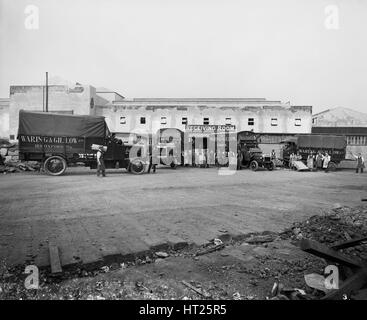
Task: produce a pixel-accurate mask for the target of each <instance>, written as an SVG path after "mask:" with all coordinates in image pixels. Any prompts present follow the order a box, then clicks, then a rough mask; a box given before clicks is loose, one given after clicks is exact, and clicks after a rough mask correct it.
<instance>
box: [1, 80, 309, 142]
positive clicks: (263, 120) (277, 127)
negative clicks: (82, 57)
mask: <svg viewBox="0 0 367 320" xmlns="http://www.w3.org/2000/svg"><path fill="white" fill-rule="evenodd" d="M1 101H3V103H2V104H1ZM21 109H24V110H29V111H46V89H45V86H42V85H37V86H15V85H14V86H11V87H10V96H9V99H2V100H0V121H1V122H0V123H1V131H0V134H1V136H2V137H4V138H7V139H10V140H11V141H15V140H16V139H17V130H18V121H19V110H21ZM48 111H49V112H54V113H66V114H78V115H99V116H104V117H105V118H106V122H107V124H108V126H109V128H110V131H112V132H116V133H134V134H155V133H157V132H158V130H159V129H164V128H174V129H178V130H181V131H182V132H186V131H187V130H189V131H190V130H191V131H192V128H193V126H196V127H195V130H194V133H192V134H194V135H195V134H199V131H201V133H202V132H204V130H205V132H206V133H207V134H210V133H213V132H211V129H212V128H214V127H215V126H216V127H215V128H216V129H215V130H217V129H218V128H221V127H222V126H227V127H228V126H230V127H231V131H237V132H239V131H253V132H256V133H261V134H263V136H262V139H263V140H264V143H265V144H276V143H279V142H280V140H281V139H282V138H283V137H284V135H286V136H288V135H294V134H298V133H310V132H311V127H312V107H310V106H291V105H289V104H285V103H282V102H280V101H270V100H266V99H264V98H259V99H251V98H244V99H239V98H232V99H213V98H208V99H204V98H199V99H188V98H186V99H174V98H151V99H149V98H139V99H126V98H125V97H123V96H122V95H120V94H118V93H117V92H113V91H110V90H108V89H105V88H100V89H97V88H95V87H93V86H90V85H81V84H79V83H77V84H76V85H75V86H70V85H66V84H63V85H50V86H49V88H48ZM189 128H191V129H189ZM201 135H202V134H201Z"/></svg>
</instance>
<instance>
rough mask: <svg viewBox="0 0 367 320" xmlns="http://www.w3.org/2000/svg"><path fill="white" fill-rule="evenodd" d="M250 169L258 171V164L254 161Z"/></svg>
mask: <svg viewBox="0 0 367 320" xmlns="http://www.w3.org/2000/svg"><path fill="white" fill-rule="evenodd" d="M250 168H251V170H252V171H257V169H259V164H258V163H257V161H256V160H252V161H251V163H250Z"/></svg>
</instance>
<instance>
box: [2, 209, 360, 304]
mask: <svg viewBox="0 0 367 320" xmlns="http://www.w3.org/2000/svg"><path fill="white" fill-rule="evenodd" d="M366 214H367V205H365V206H360V207H356V208H348V207H341V208H337V209H333V210H329V211H327V212H325V214H324V215H322V216H313V217H311V218H310V219H307V220H305V221H300V222H296V223H294V224H293V225H292V226H290V227H289V228H287V229H285V230H284V231H283V232H281V233H279V234H275V233H270V232H265V233H262V234H260V235H252V236H249V237H247V238H245V239H243V240H241V241H235V242H233V241H232V242H229V243H227V244H226V245H225V246H223V248H222V249H221V250H218V251H215V252H211V253H206V254H202V255H198V253H199V254H200V253H203V252H204V251H205V250H207V249H208V248H212V247H213V245H211V246H208V245H206V246H203V247H201V248H191V249H188V248H187V249H185V250H178V251H171V252H168V253H167V252H164V253H165V254H163V253H156V254H155V255H152V256H150V257H144V258H143V259H137V260H135V261H134V262H133V263H128V264H117V263H113V264H112V265H109V266H104V267H103V268H102V269H101V270H94V271H86V270H84V269H83V267H82V266H81V267H80V268H78V269H75V270H74V271H72V272H71V271H70V272H65V273H63V274H62V275H60V276H57V277H55V276H51V275H50V274H49V273H48V272H47V271H41V280H40V285H41V287H40V289H39V290H25V289H24V286H23V282H24V278H25V275H24V274H22V270H21V269H12V268H10V269H7V268H6V267H5V266H4V267H3V268H2V269H1V268H0V276H1V277H0V278H1V281H0V298H1V299H19V298H22V299H100V300H102V299H223V300H226V299H238V300H239V299H247V300H253V299H267V298H271V288H272V286H273V284H274V283H275V282H278V283H281V284H282V285H283V286H285V287H287V288H291V289H293V288H297V289H301V290H304V291H305V292H306V293H308V294H309V296H311V297H313V298H315V299H317V298H319V297H321V296H322V295H323V293H322V292H319V291H316V290H314V289H312V288H309V287H307V285H306V284H305V281H304V275H306V274H310V273H318V274H323V270H324V268H325V266H326V265H327V263H326V261H323V260H322V259H318V258H315V257H314V256H312V255H309V254H306V253H304V252H302V251H301V250H299V249H298V247H297V246H296V243H295V242H293V241H292V240H299V239H300V238H307V239H313V240H317V241H320V242H322V243H324V244H326V245H332V244H334V243H336V242H339V241H343V240H346V238H349V237H351V238H355V237H359V236H361V235H367V228H366V223H365V221H366V219H367V217H366ZM265 240H266V241H267V242H263V241H265ZM344 253H345V254H347V255H349V256H350V257H351V258H353V259H365V258H366V255H367V246H366V245H365V244H362V245H359V246H357V247H355V248H353V249H351V250H349V249H348V250H347V251H345V252H344ZM162 256H163V257H164V258H161V257H162ZM1 272H2V273H1ZM187 283H188V284H189V285H190V286H192V287H191V288H189V287H188V286H187ZM192 288H195V290H193V289H192ZM351 298H353V296H352V297H351Z"/></svg>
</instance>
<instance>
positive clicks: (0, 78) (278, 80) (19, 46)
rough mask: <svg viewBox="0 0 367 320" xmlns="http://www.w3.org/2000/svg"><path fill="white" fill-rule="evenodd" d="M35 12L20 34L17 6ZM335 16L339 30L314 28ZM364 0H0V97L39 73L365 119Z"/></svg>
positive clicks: (129, 90) (131, 92) (121, 88)
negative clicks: (349, 111) (331, 9)
mask: <svg viewBox="0 0 367 320" xmlns="http://www.w3.org/2000/svg"><path fill="white" fill-rule="evenodd" d="M29 4H33V5H36V6H38V8H39V29H38V30H27V29H26V28H25V25H24V20H25V18H26V14H25V13H24V9H25V7H26V6H27V5H29ZM327 5H337V6H338V8H339V29H338V30H328V29H326V28H325V25H324V22H325V18H326V14H325V12H324V10H325V7H326V6H327ZM366 31H367V1H364V0H260V1H259V0H256V1H254V0H248V1H246V0H238V1H236V0H226V1H225V0H196V1H195V0H180V1H178V0H146V1H143V0H134V1H130V0H103V1H102V0H58V1H56V0H0V97H7V96H9V86H10V85H11V84H19V85H21V84H42V83H43V82H44V76H45V72H46V71H48V72H49V75H50V77H52V76H56V75H57V76H61V77H62V78H65V79H68V80H72V81H78V82H81V83H84V84H91V85H93V86H95V87H106V88H109V89H112V90H115V91H117V92H119V93H121V94H122V95H124V96H126V97H129V98H133V97H180V98H185V97H193V98H194V97H212V98H215V97H218V98H226V97H232V98H236V97H241V98H246V97H264V98H268V99H273V100H282V101H284V102H287V101H290V102H291V104H294V105H312V106H313V107H314V112H318V111H322V110H324V109H326V108H333V107H338V106H341V107H349V108H353V109H355V110H358V111H362V112H367V43H366V42H367V38H366Z"/></svg>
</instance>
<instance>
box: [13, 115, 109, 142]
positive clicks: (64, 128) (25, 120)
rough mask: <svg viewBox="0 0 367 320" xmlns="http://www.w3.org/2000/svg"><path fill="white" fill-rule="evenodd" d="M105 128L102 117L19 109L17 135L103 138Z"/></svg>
mask: <svg viewBox="0 0 367 320" xmlns="http://www.w3.org/2000/svg"><path fill="white" fill-rule="evenodd" d="M107 130H108V128H107V125H106V122H105V120H104V117H94V116H74V115H61V114H55V113H46V112H29V111H23V110H21V111H19V129H18V136H19V135H32V136H47V137H85V138H87V137H100V138H104V137H105V136H106V132H107Z"/></svg>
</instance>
